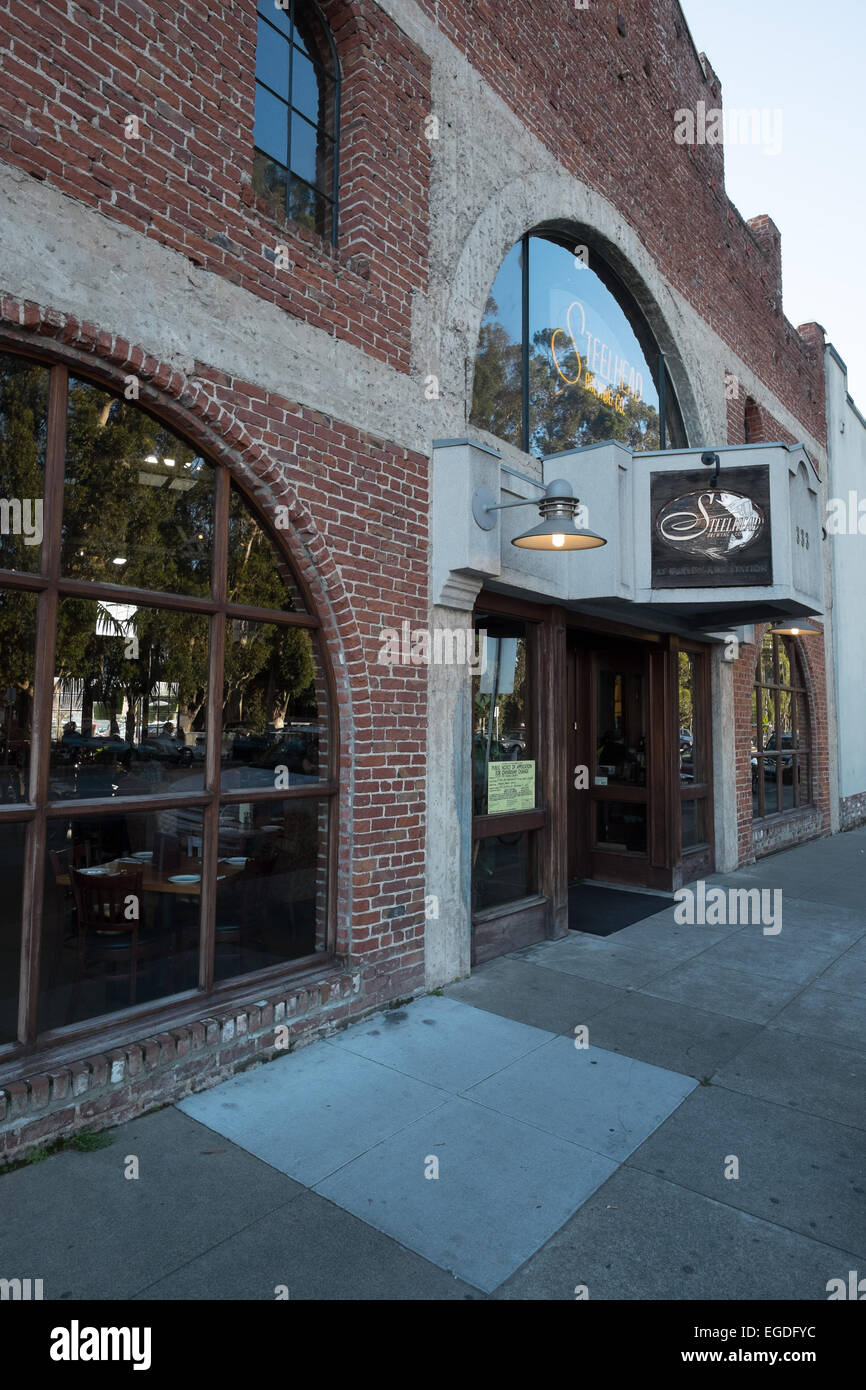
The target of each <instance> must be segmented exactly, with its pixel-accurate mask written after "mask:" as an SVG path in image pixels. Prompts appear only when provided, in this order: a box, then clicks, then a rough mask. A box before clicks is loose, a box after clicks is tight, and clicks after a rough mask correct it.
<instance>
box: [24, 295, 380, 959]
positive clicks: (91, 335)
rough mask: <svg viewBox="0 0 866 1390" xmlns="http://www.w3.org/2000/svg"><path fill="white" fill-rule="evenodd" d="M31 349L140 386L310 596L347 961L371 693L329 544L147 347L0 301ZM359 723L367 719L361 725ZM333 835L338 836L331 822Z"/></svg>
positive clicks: (192, 385)
mask: <svg viewBox="0 0 866 1390" xmlns="http://www.w3.org/2000/svg"><path fill="white" fill-rule="evenodd" d="M4 347H8V348H13V349H17V350H19V351H21V352H24V353H26V352H28V351H30V352H32V354H33V355H34V356H35V357H41V358H43V360H47V361H48V362H49V363H50V362H56V363H61V364H63V365H65V366H67V367H68V368H69V369H70V370H72V371H76V370H77V371H81V372H82V373H84V374H85V375H87V376H88V377H90V378H92V379H94V380H96V381H101V382H103V383H104V384H105V386H106V387H110V388H112V389H114V390H115V391H118V392H119V393H121V394H122V393H123V390H124V386H125V380H126V378H127V377H128V376H129V375H135V376H136V377H137V378H138V381H139V383H140V385H139V396H138V402H137V403H138V404H139V405H141V406H143V407H144V408H145V409H147V410H149V411H151V412H152V413H153V414H154V415H156V416H158V417H159V418H160V419H162V420H164V421H165V422H166V424H168V425H170V426H171V427H172V428H173V429H176V430H177V431H178V433H179V434H181V435H183V436H185V437H186V438H187V439H188V440H189V441H190V443H191V444H193V445H195V447H196V448H199V449H201V452H202V454H204V455H205V456H206V457H207V458H208V459H209V460H210V461H211V463H212V464H214V465H215V466H219V465H222V466H223V467H225V468H226V469H227V470H228V472H229V473H230V475H231V476H232V478H233V479H234V480H235V481H236V482H237V484H238V485H239V487H240V488H241V490H242V491H243V492H244V493H245V494H246V496H247V497H248V498H249V500H250V502H251V505H252V510H253V512H254V513H256V512H257V513H258V514H259V515H261V516H264V517H265V518H267V519H268V521H269V524H268V527H267V534H268V537H269V539H270V541H271V543H272V544H273V545H274V546H275V547H276V548H277V549H279V550H281V551H282V553H283V555H284V556H285V558H286V560H287V561H288V562H289V564H290V565H291V567H292V569H293V571H294V572H295V573H296V574H297V575H299V576H300V577H301V579H302V581H303V583H304V585H305V586H306V589H307V591H308V593H309V596H310V600H311V603H312V606H313V610H314V612H315V614H316V616H317V617H318V619H319V622H320V624H321V627H320V632H321V639H322V645H323V648H324V653H325V659H326V661H327V662H328V665H329V668H330V675H331V691H332V696H331V698H332V702H333V706H334V708H333V719H334V728H335V729H336V732H337V741H338V747H337V749H336V750H334V752H335V756H334V763H335V765H336V766H337V767H339V768H342V769H346V771H345V773H344V774H342V775H341V783H340V790H339V792H338V801H339V818H338V820H339V827H340V839H341V845H340V851H341V852H340V853H339V855H336V856H335V860H336V863H337V942H336V949H337V953H338V954H340V955H344V956H345V955H346V954H348V950H349V934H350V926H349V924H350V923H351V899H352V884H351V874H350V871H349V869H348V866H349V865H350V864H351V859H352V855H351V846H350V845H349V844H347V841H348V840H350V839H351V825H352V814H351V808H352V798H353V785H352V783H353V778H352V768H353V767H354V765H355V756H354V744H355V736H356V733H357V732H358V731H357V728H356V718H355V711H356V707H360V708H365V709H369V708H370V706H371V692H370V689H369V682H368V678H367V667H366V662H365V661H364V654H363V647H362V641H361V635H360V632H359V631H358V626H357V623H356V621H355V618H354V611H353V607H352V604H351V602H350V600H349V596H348V594H347V592H346V590H345V586H344V584H343V581H342V579H341V576H340V571H339V568H338V566H337V564H336V562H335V560H334V559H333V557H332V555H331V552H330V548H329V546H328V543H327V540H326V539H325V537H324V536H323V534H322V532H321V531H320V529H319V527H318V526H317V524H316V522H315V520H314V518H313V516H312V514H311V513H310V511H309V510H308V508H307V507H306V506H305V504H304V503H303V502H302V501H301V500H300V499H299V497H298V495H297V492H296V490H295V488H294V487H293V486H292V484H291V482H290V481H289V479H288V473H287V467H286V464H285V463H284V462H283V461H282V460H280V459H279V458H274V457H273V456H272V454H270V453H269V452H268V451H266V450H265V449H264V448H262V447H261V446H260V445H258V444H257V443H255V441H254V440H253V439H252V438H251V436H250V434H249V432H248V431H247V430H246V428H245V426H244V425H243V424H242V423H241V422H240V421H239V420H237V418H236V417H235V415H234V413H233V412H232V410H231V409H228V408H226V407H225V406H223V405H221V404H220V402H219V401H218V400H217V399H216V397H215V396H214V395H213V394H212V393H211V392H210V391H209V390H208V389H207V387H205V386H203V385H200V384H198V383H196V382H194V381H191V380H190V379H189V378H188V377H186V376H185V375H184V374H183V373H182V372H179V371H178V370H177V369H176V368H175V367H173V366H172V365H171V364H170V363H167V362H160V361H158V360H157V359H156V358H155V357H152V356H151V355H150V354H149V353H147V352H146V351H145V349H143V348H141V347H139V346H136V345H134V344H130V343H129V342H127V341H126V340H125V339H123V338H120V337H118V336H116V335H113V334H110V333H106V332H101V331H100V330H99V329H97V328H96V327H95V325H93V324H90V323H83V322H80V321H79V320H77V319H75V318H74V317H72V316H71V315H67V314H64V313H63V312H61V311H60V310H57V309H56V308H52V307H47V308H46V307H44V306H40V305H37V304H34V303H29V302H25V303H22V304H19V303H18V302H17V301H14V300H11V299H8V298H4V299H3V300H2V301H0V350H2V349H3V348H4ZM277 506H283V507H286V508H287V512H288V518H289V521H290V523H291V525H290V529H288V530H286V529H275V526H274V512H275V508H276V507H277ZM364 722H367V721H364ZM333 833H337V831H336V824H335V829H334V832H333Z"/></svg>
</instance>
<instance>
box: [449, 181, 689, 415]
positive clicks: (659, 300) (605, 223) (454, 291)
mask: <svg viewBox="0 0 866 1390" xmlns="http://www.w3.org/2000/svg"><path fill="white" fill-rule="evenodd" d="M537 229H540V230H542V231H551V232H558V233H560V234H565V235H567V236H569V237H571V236H573V237H574V244H575V245H578V244H583V243H586V244H587V245H589V246H590V247H592V246H593V245H594V246H595V247H596V248H597V249H598V250H599V252H600V253H601V254H602V255H603V256H604V259H605V260H606V261H607V262H608V264H609V265H610V267H611V269H612V270H613V271H615V273H616V274H617V276H618V277H619V279H620V280H621V281H622V283H623V284H624V285H625V287H626V289H627V290H628V291H629V293H630V294H631V296H632V298H633V299H634V301H635V304H636V306H637V308H638V309H639V311H640V312H641V314H642V315H643V317H644V318H645V320H646V322H647V325H648V326H649V328H650V329H651V331H652V333H653V335H654V337H655V340H656V342H657V343H658V346H659V349H660V350H661V351H662V352H663V353H665V354H666V356H667V361H668V371H669V374H670V377H671V380H672V382H673V385H674V390H675V391H676V395H677V400H678V402H679V406H680V411H681V414H682V417H683V424H684V426H685V430H686V435H687V437H688V439H689V441H693V440H701V439H702V438H703V437H704V430H705V425H706V422H705V421H704V420H703V419H702V416H701V411H700V408H699V405H698V400H697V395H696V393H695V390H694V388H693V386H692V383H691V380H690V376H689V372H688V370H687V366H686V360H687V359H686V353H685V350H684V344H685V341H686V338H687V336H688V327H687V325H686V322H685V320H684V317H683V315H682V312H681V310H680V307H679V303H678V301H677V299H676V298H675V296H674V294H673V292H672V291H671V289H670V287H669V286H668V284H667V282H666V280H665V279H664V277H663V275H662V274H661V272H660V271H659V269H658V267H657V265H656V263H655V262H654V261H653V259H652V258H651V256H650V254H649V252H648V251H647V249H646V247H645V246H644V244H643V242H642V241H641V240H640V238H639V236H638V234H637V232H636V231H635V230H634V228H633V227H632V226H631V225H630V224H629V223H628V222H627V221H626V220H625V218H624V217H623V216H622V215H621V214H620V213H619V212H618V211H617V210H616V208H615V207H614V206H613V204H612V203H611V202H609V201H608V199H607V198H604V197H602V195H601V194H599V193H596V192H594V191H593V190H592V189H591V188H588V187H587V186H586V185H585V184H583V183H581V182H580V181H579V180H578V179H575V178H573V177H572V176H571V175H567V174H565V173H560V172H550V171H549V170H545V171H543V172H542V171H536V172H534V173H529V174H527V175H525V176H521V177H519V178H515V179H513V180H511V181H510V182H509V183H507V184H505V185H504V186H503V187H502V188H501V189H500V190H499V191H498V193H497V194H496V195H495V196H494V197H492V198H490V199H489V201H488V202H487V204H486V206H485V208H484V210H483V212H482V213H481V215H480V216H479V217H478V219H477V221H476V222H475V223H474V225H473V227H472V228H471V230H470V232H469V235H468V236H467V237H466V239H465V242H464V244H463V248H462V251H461V253H460V255H459V256H458V258H457V261H456V264H455V267H454V273H453V275H452V277H451V280H450V285H449V288H448V299H447V306H446V309H445V313H444V316H443V325H444V327H443V333H442V348H441V358H442V365H443V375H444V373H445V372H447V376H446V377H445V380H446V381H447V382H449V383H454V389H455V390H456V391H457V392H458V393H459V394H460V395H461V396H462V397H463V398H464V399H465V400H466V420H468V411H469V403H470V402H471V399H472V377H473V371H474V362H475V350H476V346H477V343H478V335H479V332H480V328H481V319H482V315H483V313H484V306H485V304H486V302H487V297H488V294H489V293H490V287H491V285H492V284H493V281H494V279H495V278H496V274H497V272H498V270H499V267H500V266H501V264H502V262H503V260H504V259H505V257H506V256H507V254H508V252H509V251H510V250H511V248H512V247H513V246H514V245H515V243H516V242H518V241H519V240H520V238H521V237H522V236H523V235H524V233H526V232H530V231H535V230H537ZM590 255H591V252H590ZM466 420H464V422H463V423H464V424H465V423H466Z"/></svg>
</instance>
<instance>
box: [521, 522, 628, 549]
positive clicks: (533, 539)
mask: <svg viewBox="0 0 866 1390" xmlns="http://www.w3.org/2000/svg"><path fill="white" fill-rule="evenodd" d="M511 544H512V545H517V546H519V547H520V549H521V550H554V551H555V550H592V549H594V548H595V547H596V546H598V545H607V541H606V540H605V539H604V538H603V537H602V536H597V535H596V534H595V532H594V531H582V530H579V529H578V527H576V526H575V524H574V521H573V520H572V518H571V517H570V516H552V517H548V518H547V519H546V520H545V521H540V522H539V523H538V525H537V526H533V527H532V529H531V530H529V531H524V532H523V535H522V536H515V537H514V540H513V541H512V542H511Z"/></svg>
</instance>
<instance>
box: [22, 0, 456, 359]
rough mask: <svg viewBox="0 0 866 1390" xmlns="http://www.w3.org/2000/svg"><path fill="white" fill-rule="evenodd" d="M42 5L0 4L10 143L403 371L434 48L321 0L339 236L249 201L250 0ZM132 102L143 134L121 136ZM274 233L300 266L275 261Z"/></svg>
mask: <svg viewBox="0 0 866 1390" xmlns="http://www.w3.org/2000/svg"><path fill="white" fill-rule="evenodd" d="M35 9H36V15H34V6H33V5H32V4H29V3H28V4H25V3H23V0H10V3H8V4H6V5H4V6H3V7H2V9H0V65H2V68H3V83H2V86H0V159H2V160H4V161H6V162H7V163H9V164H14V165H16V166H18V167H19V168H21V169H24V170H26V172H27V173H29V174H31V175H32V176H33V177H34V178H36V179H40V180H41V179H44V180H47V181H48V182H49V183H51V184H52V185H53V186H54V187H55V188H58V189H60V190H61V191H62V192H64V193H68V194H69V195H70V196H71V197H73V198H75V199H77V200H78V201H79V202H82V203H85V204H86V205H87V206H89V207H92V208H94V209H96V210H97V211H98V212H100V213H102V214H103V215H104V216H105V217H109V218H113V219H117V220H118V221H120V222H122V223H124V224H125V225H126V226H128V227H132V228H134V229H135V230H137V231H139V232H141V233H142V235H144V236H147V237H153V238H154V239H155V240H157V241H159V242H162V243H164V244H165V245H166V246H169V247H171V248H172V249H173V250H176V251H179V252H180V253H182V254H183V255H185V256H188V257H189V259H190V261H192V262H193V264H195V265H199V266H203V267H204V268H205V269H207V270H208V271H212V272H213V273H214V274H216V275H220V276H224V277H226V278H227V279H229V280H232V281H234V282H235V283H236V284H239V285H242V286H243V287H244V289H247V290H249V291H250V293H251V294H255V295H258V296H259V297H261V298H262V299H265V300H268V301H270V302H272V303H275V304H278V305H279V306H280V307H281V308H283V309H285V310H286V312H287V313H289V314H293V315H296V316H297V317H298V318H301V319H303V320H305V321H306V322H307V323H309V324H312V325H314V326H315V327H317V328H322V329H324V330H325V331H326V332H328V333H332V334H335V335H336V336H337V337H339V338H343V339H345V340H346V341H347V342H349V343H353V344H355V345H356V346H358V347H363V349H364V351H365V352H368V353H369V354H371V355H372V356H374V357H378V358H381V359H382V360H383V361H386V362H388V363H390V364H391V365H392V366H394V367H396V368H398V369H399V370H400V371H404V372H405V371H408V368H409V351H410V310H411V296H412V292H413V290H417V289H423V288H424V287H425V284H426V274H427V225H428V221H427V193H428V181H429V145H428V142H427V141H426V140H425V139H424V138H423V129H424V127H423V118H424V116H425V115H426V114H427V112H428V111H429V109H430V97H429V63H428V61H427V59H426V58H425V57H424V55H423V54H422V53H420V52H419V51H418V50H417V49H416V48H414V47H413V45H412V44H410V43H409V42H408V40H407V39H406V37H405V36H404V35H403V34H402V32H401V31H400V29H398V28H397V26H396V25H395V24H394V23H393V21H391V20H390V19H389V18H388V16H387V15H386V14H385V13H384V12H383V11H382V10H381V9H380V8H379V7H378V6H377V5H376V4H374V3H373V0H354V2H353V3H352V4H351V5H348V4H343V3H341V0H326V3H325V4H324V6H323V9H324V12H325V14H326V16H327V18H328V19H329V21H330V23H331V25H332V28H333V32H334V36H335V39H336V42H337V46H338V52H339V57H340V62H341V67H342V74H343V109H342V122H341V145H340V196H341V213H340V221H341V234H340V245H339V249H337V250H334V249H333V248H332V247H331V245H330V243H325V242H323V241H322V239H321V238H320V237H318V236H316V235H315V234H314V233H311V232H307V231H305V230H304V229H303V228H301V227H300V226H298V225H297V224H295V223H288V222H286V221H285V220H283V219H280V220H274V219H273V218H271V217H269V216H268V215H267V213H266V212H262V211H260V210H259V208H257V206H256V205H255V203H256V200H255V196H254V192H253V188H252V182H251V179H252V163H253V108H254V99H255V47H256V5H255V0H229V3H221V4H216V5H211V4H205V3H204V2H203V0H191V3H186V4H184V5H182V6H178V5H176V4H170V3H168V2H167V0H156V3H154V4H147V5H145V4H143V3H141V0H80V3H71V4H67V3H66V0H39V3H38V5H37V6H36V7H35ZM129 116H136V117H138V119H139V122H140V127H139V128H140V132H141V138H140V139H137V140H135V139H127V138H125V122H126V119H127V117H129ZM280 243H283V244H285V245H286V246H287V247H288V256H289V259H290V261H291V270H290V272H287V271H281V270H277V269H276V268H275V265H274V255H275V248H276V246H277V245H278V244H280Z"/></svg>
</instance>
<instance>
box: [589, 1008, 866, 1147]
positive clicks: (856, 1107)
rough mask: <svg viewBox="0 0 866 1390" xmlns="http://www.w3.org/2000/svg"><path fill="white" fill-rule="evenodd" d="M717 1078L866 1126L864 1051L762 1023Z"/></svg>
mask: <svg viewBox="0 0 866 1390" xmlns="http://www.w3.org/2000/svg"><path fill="white" fill-rule="evenodd" d="M600 1041H601V1040H600ZM713 1080H714V1082H716V1083H717V1084H718V1085H719V1086H724V1087H726V1088H727V1089H728V1090H729V1091H741V1092H742V1094H743V1095H747V1096H755V1097H756V1098H757V1099H759V1100H769V1101H774V1102H775V1103H776V1104H777V1105H788V1106H790V1107H791V1108H792V1109H794V1110H802V1111H805V1112H806V1113H807V1114H809V1115H817V1116H819V1117H820V1118H822V1119H825V1120H836V1121H838V1123H839V1124H846V1125H856V1126H857V1127H858V1128H860V1129H866V1050H864V1051H861V1052H855V1051H854V1050H853V1049H852V1048H845V1047H838V1046H835V1045H833V1044H831V1043H827V1042H824V1041H822V1040H821V1039H820V1038H811V1037H807V1036H806V1035H804V1034H800V1035H798V1034H796V1033H791V1032H788V1031H787V1030H786V1029H782V1028H764V1029H763V1030H761V1031H760V1032H759V1033H758V1035H757V1036H756V1037H754V1038H752V1039H751V1040H750V1041H748V1042H746V1043H745V1044H744V1046H743V1047H742V1048H741V1050H740V1051H739V1052H738V1053H737V1054H736V1056H734V1057H732V1058H731V1059H730V1060H728V1061H726V1062H725V1063H724V1064H723V1065H722V1066H720V1067H719V1070H718V1071H717V1072H716V1074H715V1076H714V1077H713Z"/></svg>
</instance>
